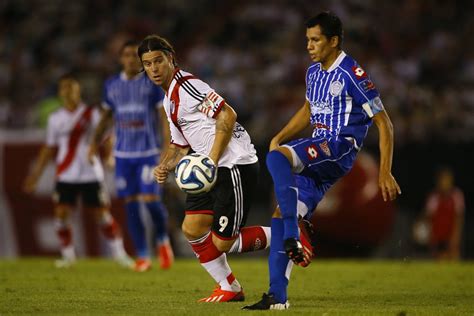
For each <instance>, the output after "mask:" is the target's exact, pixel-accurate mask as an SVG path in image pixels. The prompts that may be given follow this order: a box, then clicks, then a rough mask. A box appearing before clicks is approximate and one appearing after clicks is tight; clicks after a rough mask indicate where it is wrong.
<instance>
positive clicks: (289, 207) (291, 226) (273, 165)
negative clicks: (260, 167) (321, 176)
mask: <svg viewBox="0 0 474 316" xmlns="http://www.w3.org/2000/svg"><path fill="white" fill-rule="evenodd" d="M267 167H268V171H270V174H271V175H272V178H273V184H274V186H275V195H276V199H277V201H278V205H279V206H280V212H281V217H282V219H283V226H284V233H283V240H286V239H288V238H299V233H298V214H297V210H296V205H297V198H298V191H297V188H296V185H295V178H294V175H293V172H292V171H291V165H290V162H289V161H288V159H286V157H285V156H284V155H283V154H282V153H281V152H279V151H276V150H274V151H271V152H269V153H268V155H267ZM272 240H273V239H272Z"/></svg>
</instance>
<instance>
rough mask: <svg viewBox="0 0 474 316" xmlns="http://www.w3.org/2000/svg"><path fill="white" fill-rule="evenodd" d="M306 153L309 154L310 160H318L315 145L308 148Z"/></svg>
mask: <svg viewBox="0 0 474 316" xmlns="http://www.w3.org/2000/svg"><path fill="white" fill-rule="evenodd" d="M306 153H307V154H308V158H309V160H314V159H316V158H318V150H317V149H316V146H315V145H311V146H308V147H306Z"/></svg>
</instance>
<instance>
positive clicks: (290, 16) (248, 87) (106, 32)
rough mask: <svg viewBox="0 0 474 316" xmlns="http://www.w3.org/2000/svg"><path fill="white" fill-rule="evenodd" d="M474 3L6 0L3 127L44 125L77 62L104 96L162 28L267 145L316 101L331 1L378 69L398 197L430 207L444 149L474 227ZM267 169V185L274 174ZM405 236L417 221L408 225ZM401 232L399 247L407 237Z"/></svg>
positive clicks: (91, 95)
mask: <svg viewBox="0 0 474 316" xmlns="http://www.w3.org/2000/svg"><path fill="white" fill-rule="evenodd" d="M472 7H473V4H472V3H467V2H460V1H435V0H432V1H422V0H401V1H389V2H384V3H377V2H376V1H374V0H367V1H357V0H349V1H331V0H322V1H319V2H318V3H314V2H313V1H307V0H301V1H289V0H273V1H270V0H266V1H257V0H241V1H238V2H233V1H220V2H217V3H216V2H214V1H211V0H196V1H185V0H175V1H166V2H165V3H163V2H161V1H152V0H144V1H140V2H135V1H131V0H121V1H114V0H101V1H92V0H86V1H80V2H77V1H76V2H64V1H60V0H39V1H23V0H20V1H17V0H6V1H3V2H0V129H2V130H4V129H7V130H20V129H25V128H38V127H39V128H44V127H45V122H46V120H45V118H46V117H47V116H48V113H50V111H51V110H52V109H55V108H57V107H58V105H59V102H58V100H57V98H55V96H56V91H55V89H56V85H55V83H56V82H57V80H58V78H59V77H60V76H61V75H62V74H64V73H68V72H70V71H74V73H76V74H78V78H79V79H80V83H81V85H82V86H83V91H84V94H83V99H84V100H85V101H86V103H87V104H94V105H99V104H100V103H101V101H102V89H103V84H104V80H105V79H106V78H107V77H108V76H110V74H112V73H113V72H115V71H118V65H117V63H116V62H115V61H116V60H117V56H118V54H119V51H120V47H121V45H122V44H123V42H124V41H125V40H127V39H130V38H136V39H138V40H141V39H143V38H144V36H145V35H147V34H151V33H159V34H161V35H163V36H165V37H167V38H170V39H171V40H172V41H173V43H174V44H175V47H176V48H177V51H178V52H179V53H178V56H177V57H178V59H179V60H180V65H181V66H182V67H183V68H185V69H187V70H189V71H190V72H192V73H193V74H195V75H196V76H198V77H199V78H201V79H202V80H204V81H205V82H208V83H209V84H210V85H211V86H212V87H214V88H215V89H216V90H217V91H219V92H220V93H221V94H222V95H223V96H224V97H225V98H226V100H228V101H229V103H230V104H232V105H233V107H234V108H235V110H236V112H238V114H239V122H240V123H242V124H243V125H244V126H246V128H247V130H248V132H249V134H250V135H251V136H252V140H253V142H254V144H255V146H256V148H257V152H258V154H259V155H265V154H266V150H267V149H268V144H269V142H270V140H271V137H272V136H273V135H275V134H276V133H277V132H278V130H279V129H280V128H281V126H283V125H284V123H285V122H286V121H287V120H288V119H289V118H290V117H291V115H292V114H293V113H294V112H295V111H296V110H297V109H298V108H299V107H300V105H301V102H302V101H303V99H302V98H303V97H302V96H303V94H304V89H305V82H304V80H303V78H304V75H305V71H306V69H307V67H308V65H309V64H310V62H311V61H310V59H309V57H308V56H307V53H306V52H305V49H304V48H305V45H306V43H305V38H304V36H301V34H304V21H305V20H306V19H307V18H308V17H310V16H311V15H313V14H314V13H315V12H319V11H321V10H331V11H333V12H334V13H336V14H337V15H338V16H340V17H341V19H342V20H343V21H350V23H346V25H345V34H346V39H347V40H346V41H345V50H347V51H350V52H351V55H352V56H353V57H354V58H355V59H356V60H357V61H358V62H360V64H362V65H364V69H365V70H366V71H367V72H368V73H370V74H371V77H372V79H373V81H374V82H375V83H376V85H377V86H376V88H377V90H378V91H379V92H380V94H381V95H383V96H384V103H385V104H386V106H387V107H388V108H389V111H390V117H391V120H392V122H393V125H394V126H395V127H396V128H395V135H394V136H395V139H396V142H395V144H394V145H395V151H394V155H395V161H396V162H397V163H396V164H395V165H394V174H395V175H396V177H397V180H398V181H399V183H400V184H401V186H402V187H404V188H406V189H405V190H404V195H403V196H402V197H401V198H400V200H399V205H398V206H402V207H403V208H404V209H405V210H408V211H409V212H411V213H417V212H418V213H419V211H420V210H421V208H422V204H423V202H424V201H423V199H424V197H425V194H426V193H428V191H429V190H430V189H431V183H430V179H431V178H432V173H433V170H434V168H433V166H434V165H436V164H438V163H440V160H444V161H441V163H444V164H445V165H451V166H452V167H453V169H454V171H455V172H456V173H457V175H458V176H457V183H458V184H459V186H460V188H461V189H463V190H464V192H465V199H466V212H465V219H466V220H465V225H466V226H467V225H469V223H470V222H472V215H470V212H469V205H472V198H471V196H474V195H473V194H470V193H472V189H471V188H472V187H474V186H472V185H469V183H471V182H470V181H471V178H472V177H471V176H469V171H470V170H472V167H471V164H469V160H470V157H472V154H470V153H469V152H466V150H465V148H466V147H467V148H468V147H469V146H470V145H469V144H470V143H472V142H473V141H474V115H473V114H474V53H473V52H474V44H473V43H472V42H470V41H465V40H463V39H466V38H471V37H472V35H473V32H474V20H473V19H472V18H470V14H471V12H472V11H473V8H472ZM196 12H202V14H195V13H196ZM385 26H387V27H385ZM388 26H389V27H388ZM268 30H272V31H271V32H269V31H268ZM209 61H210V62H209ZM433 144H435V145H433ZM439 144H441V146H438V145H439ZM376 146H377V135H376V134H374V133H371V132H369V135H368V137H367V139H366V141H365V148H366V149H367V151H368V152H369V153H370V150H372V149H373V148H376ZM428 152H429V153H428ZM432 153H435V154H434V155H433V154H432ZM397 156H398V157H397ZM259 158H260V159H261V161H263V160H262V158H264V157H259ZM445 162H449V163H445ZM462 162H467V163H464V164H463V163H462ZM262 171H263V172H262V174H263V184H262V190H263V191H265V190H267V189H266V188H267V187H268V188H270V187H271V183H270V180H269V176H268V174H265V172H266V171H265V170H262ZM460 171H462V172H460ZM413 174H416V177H413ZM265 181H267V182H265ZM407 183H408V184H410V187H407V186H406V185H405V184H407ZM269 195H270V189H268V190H267V192H262V194H260V195H259V197H263V199H262V201H260V202H261V203H265V205H266V207H268V200H269ZM165 197H166V195H165ZM175 200H176V201H178V199H175ZM407 201H408V203H407ZM181 203H182V201H181ZM170 207H172V206H170ZM402 207H400V209H402ZM409 212H405V213H409ZM411 217H412V218H413V217H414V216H413V215H411ZM395 226H396V227H398V228H401V227H407V226H409V225H404V224H403V223H401V222H397V225H395ZM400 235H404V236H407V235H409V233H408V234H407V233H406V232H404V231H403V229H400ZM396 236H397V237H396V238H393V245H392V246H391V248H392V249H402V248H400V247H399V246H398V245H399V244H400V242H399V241H400V237H399V235H396ZM462 238H463V240H464V242H463V241H462V242H461V252H463V251H462V249H463V247H464V252H467V251H466V250H468V249H469V248H468V247H467V245H468V244H472V243H474V234H472V233H470V231H469V230H466V229H465V230H464V237H462ZM463 243H465V245H466V246H463ZM402 244H403V243H402ZM471 248H472V247H471ZM472 249H474V248H472ZM469 252H470V257H472V256H474V253H473V251H472V250H470V251H469ZM396 253H398V256H402V253H403V251H402V250H400V251H399V252H396Z"/></svg>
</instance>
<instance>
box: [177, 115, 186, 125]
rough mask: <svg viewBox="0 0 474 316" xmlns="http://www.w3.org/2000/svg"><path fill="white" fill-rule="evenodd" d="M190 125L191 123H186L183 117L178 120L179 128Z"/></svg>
mask: <svg viewBox="0 0 474 316" xmlns="http://www.w3.org/2000/svg"><path fill="white" fill-rule="evenodd" d="M188 123H189V122H188V121H186V120H185V119H184V118H182V117H180V118H178V125H179V126H184V125H186V124H188Z"/></svg>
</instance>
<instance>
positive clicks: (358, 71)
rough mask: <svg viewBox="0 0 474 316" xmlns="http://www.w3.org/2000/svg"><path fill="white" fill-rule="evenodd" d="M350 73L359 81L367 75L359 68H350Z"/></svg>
mask: <svg viewBox="0 0 474 316" xmlns="http://www.w3.org/2000/svg"><path fill="white" fill-rule="evenodd" d="M352 72H353V73H354V75H355V76H356V78H357V79H359V80H360V79H362V78H366V77H367V73H366V72H365V71H364V69H362V68H361V67H360V66H352Z"/></svg>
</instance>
